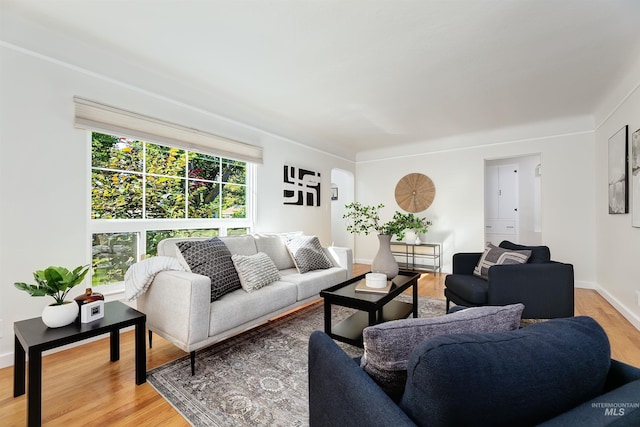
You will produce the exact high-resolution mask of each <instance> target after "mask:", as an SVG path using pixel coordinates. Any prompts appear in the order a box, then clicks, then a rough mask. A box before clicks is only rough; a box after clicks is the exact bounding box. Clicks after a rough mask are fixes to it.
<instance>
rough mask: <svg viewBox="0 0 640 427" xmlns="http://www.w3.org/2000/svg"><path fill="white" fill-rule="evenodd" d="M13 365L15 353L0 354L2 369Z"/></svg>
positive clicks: (0, 367) (0, 366)
mask: <svg viewBox="0 0 640 427" xmlns="http://www.w3.org/2000/svg"><path fill="white" fill-rule="evenodd" d="M9 366H13V353H5V354H0V369H2V368H8V367H9Z"/></svg>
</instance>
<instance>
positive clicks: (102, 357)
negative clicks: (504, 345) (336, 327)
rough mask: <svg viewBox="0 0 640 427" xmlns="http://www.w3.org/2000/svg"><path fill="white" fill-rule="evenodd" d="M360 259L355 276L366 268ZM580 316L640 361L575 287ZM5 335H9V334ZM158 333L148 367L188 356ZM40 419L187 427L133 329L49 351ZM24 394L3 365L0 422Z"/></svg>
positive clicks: (429, 282)
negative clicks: (141, 365) (139, 355)
mask: <svg viewBox="0 0 640 427" xmlns="http://www.w3.org/2000/svg"><path fill="white" fill-rule="evenodd" d="M368 268H369V266H368V265H364V264H357V265H356V266H355V268H354V275H357V274H361V273H364V272H367V271H368ZM444 277H445V275H444V274H432V273H428V274H423V275H422V278H421V279H420V281H419V285H418V292H419V294H420V295H424V296H431V297H435V298H443V283H444ZM575 311H576V315H587V316H591V317H593V318H594V319H596V320H597V321H598V322H599V323H600V324H601V325H602V327H603V328H604V329H605V331H606V332H607V335H608V336H609V340H610V342H611V352H612V357H613V358H615V359H618V360H621V361H623V362H626V363H630V364H632V365H635V366H640V331H638V330H637V329H635V328H634V327H633V326H632V325H631V324H630V323H629V322H628V321H627V320H626V319H625V318H624V317H622V316H621V315H620V314H619V313H618V312H617V311H616V310H615V309H614V308H613V307H612V306H611V305H610V304H609V303H608V302H607V301H605V300H604V299H603V298H602V297H601V296H600V295H599V294H598V293H597V292H596V291H593V290H586V289H576V310H575ZM5 339H10V338H8V337H5ZM184 355H185V353H184V352H183V351H182V350H179V349H178V348H176V347H175V346H174V345H172V344H170V343H169V342H168V341H165V340H163V339H162V338H160V337H159V336H157V335H155V336H154V340H153V349H148V350H147V369H151V368H154V367H156V366H160V365H162V364H164V363H167V362H169V361H171V360H174V359H177V358H179V357H181V356H184ZM42 366H43V369H42V376H43V378H42V383H43V388H42V401H43V405H42V421H43V424H44V425H47V426H67V427H68V426H105V425H109V426H156V425H163V426H167V425H171V426H187V425H188V423H187V422H186V421H185V420H184V419H183V418H182V417H181V416H180V415H179V414H178V413H177V412H176V410H175V409H173V407H172V406H171V405H169V403H167V401H165V400H164V399H163V398H162V397H161V396H160V395H159V394H158V393H157V392H156V391H155V390H154V389H153V387H151V386H150V385H149V384H148V383H145V384H142V385H140V386H136V385H135V368H134V340H133V331H129V332H125V333H124V334H122V336H121V339H120V360H119V361H118V362H113V363H112V362H110V361H109V339H108V336H107V337H106V338H104V339H101V340H98V341H94V342H90V343H87V344H84V345H81V346H78V347H74V348H71V349H69V350H64V351H61V352H58V353H54V354H50V355H47V356H45V357H44V358H43V362H42ZM26 405H27V403H26V396H24V395H23V396H20V397H17V398H14V397H13V367H8V368H4V369H0V426H24V425H25V424H26V415H25V414H26Z"/></svg>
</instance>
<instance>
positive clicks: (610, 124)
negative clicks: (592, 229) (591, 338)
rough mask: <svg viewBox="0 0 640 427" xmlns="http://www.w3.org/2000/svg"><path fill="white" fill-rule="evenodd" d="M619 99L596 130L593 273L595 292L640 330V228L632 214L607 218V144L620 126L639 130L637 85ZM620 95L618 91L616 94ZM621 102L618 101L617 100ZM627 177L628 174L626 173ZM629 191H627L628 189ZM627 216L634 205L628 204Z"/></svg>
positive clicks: (639, 117)
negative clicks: (633, 220)
mask: <svg viewBox="0 0 640 427" xmlns="http://www.w3.org/2000/svg"><path fill="white" fill-rule="evenodd" d="M638 75H640V74H636V75H635V76H634V77H636V81H635V83H636V85H635V87H634V89H633V90H632V91H630V92H626V93H625V95H626V96H624V97H622V93H621V95H620V96H621V98H622V102H621V103H620V104H618V105H617V106H616V107H615V108H613V110H604V111H603V112H602V115H600V116H599V117H598V119H599V120H598V122H599V125H598V128H597V129H596V155H595V158H596V164H595V177H596V179H595V193H596V206H595V217H596V240H597V245H596V258H595V264H596V270H597V279H596V281H597V284H598V288H597V289H598V291H599V292H600V293H601V294H602V295H603V296H604V297H605V298H606V299H607V300H608V301H609V302H610V303H611V304H612V305H613V306H614V307H616V308H617V309H618V311H620V312H621V313H622V314H623V315H625V317H627V319H629V321H631V322H632V323H633V324H634V325H635V327H636V328H638V329H640V306H639V305H638V298H639V297H638V292H640V228H634V227H632V226H631V213H629V214H626V215H625V214H618V215H610V214H609V210H608V185H607V183H608V164H607V159H608V141H609V138H610V137H611V136H613V134H614V133H616V132H617V131H618V130H620V129H621V128H622V127H623V126H625V125H628V126H629V141H631V134H632V133H633V132H635V131H636V130H638V129H640V85H638V81H637V76H638ZM618 93H620V91H618ZM623 93H624V92H623ZM618 101H620V99H618ZM629 173H630V172H629ZM629 190H630V189H629ZM629 202H630V203H629V209H630V210H629V212H631V209H632V207H633V206H632V203H633V201H632V200H631V197H630V200H629Z"/></svg>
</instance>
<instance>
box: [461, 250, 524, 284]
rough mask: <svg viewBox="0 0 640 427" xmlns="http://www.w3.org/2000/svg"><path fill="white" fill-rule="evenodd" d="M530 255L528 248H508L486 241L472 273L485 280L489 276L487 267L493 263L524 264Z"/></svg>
mask: <svg viewBox="0 0 640 427" xmlns="http://www.w3.org/2000/svg"><path fill="white" fill-rule="evenodd" d="M530 256H531V251H530V250H509V249H504V248H499V247H497V246H495V245H493V244H492V243H488V244H487V246H486V248H485V250H484V253H483V254H482V256H481V257H480V260H479V261H478V264H477V265H476V268H475V269H474V270H473V274H474V275H476V276H478V277H482V278H483V279H485V280H487V279H488V278H489V268H491V267H493V266H494V265H503V264H526V262H527V260H528V259H529V257H530Z"/></svg>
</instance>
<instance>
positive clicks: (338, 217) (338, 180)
mask: <svg viewBox="0 0 640 427" xmlns="http://www.w3.org/2000/svg"><path fill="white" fill-rule="evenodd" d="M331 194H332V198H331V199H332V200H331V240H332V243H333V245H334V246H341V247H345V248H351V250H354V236H353V234H351V233H349V232H347V229H346V226H345V223H344V219H343V218H342V216H343V215H344V213H345V211H346V210H345V206H346V205H348V204H349V203H353V201H354V200H355V178H354V176H353V173H352V172H349V171H347V170H344V169H332V170H331Z"/></svg>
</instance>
